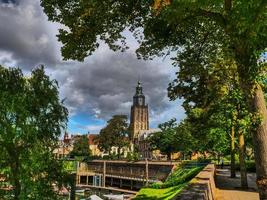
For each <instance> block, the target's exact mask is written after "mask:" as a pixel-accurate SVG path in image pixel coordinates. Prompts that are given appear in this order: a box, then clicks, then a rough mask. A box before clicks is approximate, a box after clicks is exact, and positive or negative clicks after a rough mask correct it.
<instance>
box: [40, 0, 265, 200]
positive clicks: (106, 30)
mask: <svg viewBox="0 0 267 200" xmlns="http://www.w3.org/2000/svg"><path fill="white" fill-rule="evenodd" d="M41 5H42V6H43V7H44V11H45V12H46V14H47V15H48V18H49V20H52V21H56V22H59V23H62V24H64V25H65V26H66V27H68V29H64V30H63V29H61V30H60V33H59V40H60V41H61V42H62V43H63V47H62V54H63V56H64V58H65V59H66V58H71V59H78V60H83V59H84V58H85V57H86V56H88V55H90V54H92V52H93V51H94V50H95V49H96V48H98V46H99V43H98V38H99V39H101V40H103V41H105V42H106V43H107V44H108V45H109V46H110V48H111V49H113V50H125V49H126V46H125V37H124V36H123V34H122V32H123V31H124V30H125V29H126V28H129V30H131V31H135V35H136V36H137V37H138V36H139V37H138V38H139V39H140V41H141V42H142V44H141V46H140V48H139V50H138V53H139V54H140V55H143V56H144V57H153V56H155V55H156V56H162V55H165V54H169V53H170V52H171V51H183V50H184V48H183V45H184V44H185V43H188V44H190V43H191V44H193V43H192V41H194V39H195V38H199V39H200V40H202V42H200V43H199V44H200V45H198V46H195V47H196V48H195V49H193V51H194V52H195V55H196V56H197V57H198V56H202V57H205V56H207V57H209V55H208V53H207V51H206V48H213V49H215V50H222V51H223V52H224V53H225V54H227V56H229V57H231V58H233V59H234V61H235V62H236V65H237V71H238V75H239V77H240V84H241V88H242V90H243V92H244V94H246V100H247V105H248V107H249V110H250V113H251V114H252V115H253V116H254V117H253V118H254V120H253V121H254V125H253V126H254V130H253V131H252V133H253V134H252V135H253V141H254V148H255V160H256V169H257V185H258V188H259V193H260V198H261V199H266V198H267V167H266V166H267V157H266V154H267V150H266V149H267V109H266V102H265V99H264V94H263V91H262V79H265V78H266V77H263V76H266V72H264V67H263V65H266V63H263V64H261V63H260V62H259V58H260V56H261V55H262V53H264V52H265V51H266V46H267V25H266V21H267V19H266V18H267V15H266V10H267V2H266V1H265V0H253V1H252V0H249V1H241V0H238V1H232V0H224V1H211V0H208V1H201V0H198V1H182V0H172V1H171V0H155V1H153V0H151V1H142V0H140V1H133V0H126V1H125V0H118V1H116V2H113V1H97V0H92V1H86V0H83V1H79V2H77V1H75V0H42V1H41ZM142 30H143V34H144V37H143V34H142V32H141V31H142ZM140 32H141V33H140ZM210 35H211V36H213V37H214V38H215V40H216V43H206V38H207V37H208V36H210ZM118 41H119V42H120V43H121V45H120V44H118ZM206 44H208V45H206Z"/></svg>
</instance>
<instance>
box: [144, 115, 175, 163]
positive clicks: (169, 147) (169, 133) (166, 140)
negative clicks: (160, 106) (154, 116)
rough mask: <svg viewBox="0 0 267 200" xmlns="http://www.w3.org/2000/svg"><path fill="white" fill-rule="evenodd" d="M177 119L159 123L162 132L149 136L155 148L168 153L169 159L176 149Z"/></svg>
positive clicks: (150, 142)
mask: <svg viewBox="0 0 267 200" xmlns="http://www.w3.org/2000/svg"><path fill="white" fill-rule="evenodd" d="M176 126H177V125H176V119H171V120H170V121H168V122H165V123H162V124H160V125H159V128H160V129H161V132H156V133H153V134H151V135H150V136H149V138H148V141H149V144H150V146H151V148H152V149H153V150H155V149H159V150H160V152H161V153H164V154H167V156H168V159H170V158H171V157H170V156H171V153H173V152H175V151H176V143H175V137H176V130H175V127H176Z"/></svg>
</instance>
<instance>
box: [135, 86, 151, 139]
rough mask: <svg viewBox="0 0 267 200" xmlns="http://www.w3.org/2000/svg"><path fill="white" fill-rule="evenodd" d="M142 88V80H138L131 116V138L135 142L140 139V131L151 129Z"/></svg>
mask: <svg viewBox="0 0 267 200" xmlns="http://www.w3.org/2000/svg"><path fill="white" fill-rule="evenodd" d="M142 90H143V88H142V86H141V82H140V81H138V83H137V86H136V92H135V95H134V96H133V105H132V106H131V117H130V129H131V140H132V141H133V143H135V142H136V140H138V137H139V134H140V131H142V130H148V129H149V116H148V105H147V104H146V101H145V95H144V94H143V91H142Z"/></svg>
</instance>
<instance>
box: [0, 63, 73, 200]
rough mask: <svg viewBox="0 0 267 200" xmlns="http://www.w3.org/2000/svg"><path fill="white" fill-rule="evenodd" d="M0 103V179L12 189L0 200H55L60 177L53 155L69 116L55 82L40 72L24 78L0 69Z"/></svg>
mask: <svg viewBox="0 0 267 200" xmlns="http://www.w3.org/2000/svg"><path fill="white" fill-rule="evenodd" d="M0 102H1V106H0V157H1V159H0V173H3V174H4V175H5V177H6V183H5V184H7V185H12V186H13V190H12V191H11V193H9V192H8V193H7V194H5V196H2V197H0V198H4V199H9V198H11V196H13V197H12V198H13V199H16V200H18V199H57V195H56V193H55V191H54V189H53V187H52V184H56V186H57V187H58V188H60V187H61V185H62V184H63V180H64V178H63V177H64V171H63V168H62V163H61V162H60V161H58V160H56V159H55V158H54V155H53V150H54V149H55V148H56V147H57V141H58V138H59V136H60V134H61V130H62V129H63V128H65V126H66V122H67V115H68V111H67V109H66V108H65V107H64V106H63V103H62V102H61V101H60V100H59V95H58V85H57V82H56V81H55V80H50V78H49V77H48V76H47V75H45V72H44V68H43V67H42V66H41V67H39V68H36V69H34V70H33V71H32V73H31V76H27V77H26V76H24V75H23V73H22V72H21V70H20V69H18V68H4V67H3V66H0ZM0 187H1V186H0ZM0 195H1V194H0Z"/></svg>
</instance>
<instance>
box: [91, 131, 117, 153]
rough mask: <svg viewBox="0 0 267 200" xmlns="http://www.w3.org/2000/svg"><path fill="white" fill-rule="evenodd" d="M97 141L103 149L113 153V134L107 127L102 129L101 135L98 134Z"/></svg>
mask: <svg viewBox="0 0 267 200" xmlns="http://www.w3.org/2000/svg"><path fill="white" fill-rule="evenodd" d="M95 142H97V144H98V147H99V149H100V150H101V151H104V152H108V154H109V155H110V154H111V148H112V146H113V135H112V133H111V132H109V131H107V129H106V127H105V128H103V129H101V130H100V133H99V135H97V136H96V138H95Z"/></svg>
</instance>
